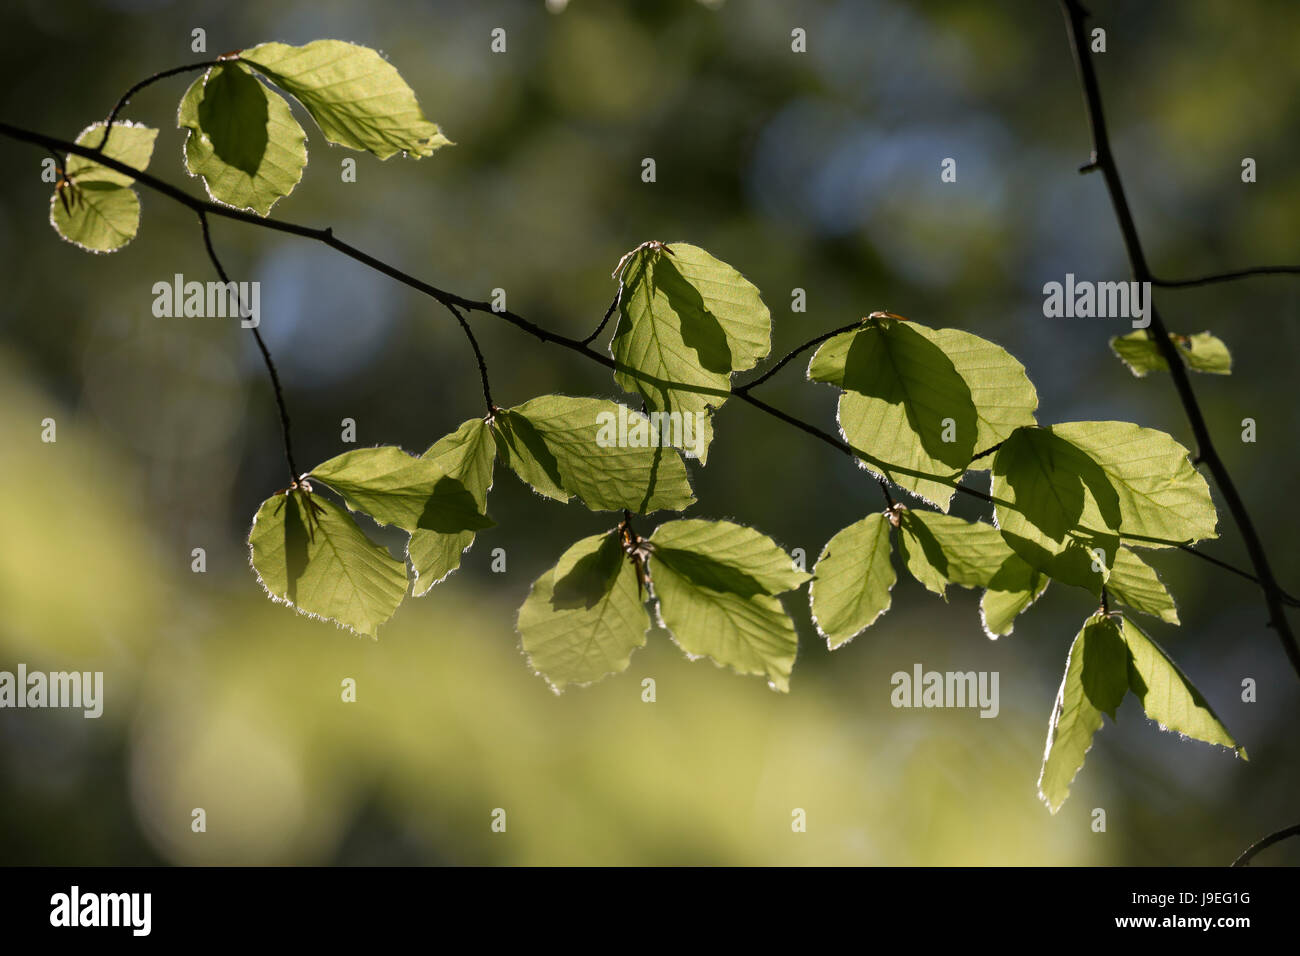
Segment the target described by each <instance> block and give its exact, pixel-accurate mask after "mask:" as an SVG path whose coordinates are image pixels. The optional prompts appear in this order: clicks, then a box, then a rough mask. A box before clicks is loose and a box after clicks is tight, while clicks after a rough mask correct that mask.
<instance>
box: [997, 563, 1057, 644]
mask: <svg viewBox="0 0 1300 956" xmlns="http://www.w3.org/2000/svg"><path fill="white" fill-rule="evenodd" d="M1049 582H1050V579H1049V578H1048V577H1047V575H1046V574H1044V573H1043V572H1042V571H1039V570H1038V569H1037V568H1035V567H1031V566H1030V565H1029V564H1028V563H1027V562H1026V561H1025V559H1024V558H1022V557H1020V555H1018V554H1013V555H1011V556H1010V557H1008V558H1007V559H1006V560H1005V561H1003V562H1002V566H1001V567H999V568H998V570H997V573H996V574H994V575H993V578H992V580H990V581H989V583H988V588H987V589H986V590H985V592H984V596H983V597H981V598H980V622H981V623H982V624H983V625H984V633H985V634H987V635H988V636H989V637H990V638H991V639H993V640H996V639H997V638H999V637H1005V636H1006V635H1008V634H1010V633H1011V632H1012V631H1013V630H1015V621H1016V617H1017V616H1019V615H1020V613H1021V612H1022V611H1024V610H1025V609H1026V608H1028V607H1029V606H1030V605H1032V604H1033V603H1034V602H1035V601H1037V600H1038V598H1039V596H1040V595H1041V594H1042V593H1043V592H1044V591H1046V590H1047V585H1048V583H1049Z"/></svg>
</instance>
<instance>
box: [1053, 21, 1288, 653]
mask: <svg viewBox="0 0 1300 956" xmlns="http://www.w3.org/2000/svg"><path fill="white" fill-rule="evenodd" d="M1061 4H1062V7H1063V9H1064V12H1065V21H1066V26H1067V28H1068V33H1069V37H1070V42H1071V46H1072V47H1073V49H1074V58H1075V63H1076V65H1077V66H1078V70H1079V79H1080V82H1081V84H1082V86H1083V98H1084V105H1085V108H1086V111H1087V116H1088V123H1089V126H1090V127H1091V130H1092V142H1093V158H1094V162H1095V163H1096V165H1097V166H1098V167H1099V168H1100V170H1101V172H1102V175H1103V176H1104V177H1105V179H1106V188H1107V191H1108V192H1109V193H1110V200H1111V205H1112V206H1113V207H1114V210H1115V218H1116V219H1117V220H1118V222H1119V228H1120V233H1121V234H1122V235H1123V238H1124V247H1125V249H1126V250H1127V252H1128V260H1129V266H1130V268H1131V269H1132V271H1133V278H1134V279H1135V280H1136V281H1138V282H1150V281H1152V279H1151V269H1150V267H1149V266H1148V265H1147V261H1146V256H1145V254H1144V253H1143V251H1142V243H1141V241H1140V240H1139V239H1138V231H1137V226H1136V225H1135V223H1134V221H1133V213H1132V211H1131V210H1130V208H1129V204H1128V199H1127V198H1126V197H1125V195H1124V185H1123V183H1122V182H1121V180H1120V175H1119V166H1118V164H1117V163H1116V162H1115V157H1114V155H1113V154H1112V153H1111V149H1110V135H1109V133H1108V132H1107V129H1106V118H1105V114H1104V113H1103V110H1102V100H1101V90H1100V87H1099V86H1098V84H1097V73H1096V71H1095V69H1094V68H1093V63H1092V56H1091V54H1090V52H1089V49H1088V40H1087V30H1086V28H1085V25H1084V21H1085V20H1086V19H1087V16H1088V14H1087V11H1085V10H1084V8H1083V6H1082V5H1081V4H1080V3H1079V0H1061ZM1148 311H1149V313H1150V319H1151V323H1150V325H1149V327H1148V328H1147V334H1148V335H1149V336H1150V337H1151V339H1152V340H1153V341H1154V342H1155V344H1156V347H1157V348H1158V349H1159V350H1160V353H1161V355H1162V356H1163V357H1164V359H1165V362H1166V363H1167V364H1168V366H1169V372H1170V376H1171V378H1172V379H1173V383H1174V388H1175V389H1177V391H1178V398H1179V400H1180V401H1181V402H1182V405H1183V411H1184V413H1185V414H1186V415H1187V420H1188V422H1189V423H1190V425H1191V427H1192V434H1193V435H1194V436H1195V437H1196V449H1195V454H1196V455H1197V456H1198V457H1199V458H1200V460H1201V461H1203V462H1204V463H1205V464H1206V465H1207V466H1208V467H1209V469H1210V472H1211V473H1212V474H1213V475H1214V480H1215V482H1216V484H1218V486H1219V491H1220V492H1221V493H1222V494H1223V498H1224V501H1225V502H1226V503H1227V505H1228V510H1229V511H1230V512H1231V513H1232V517H1233V520H1234V521H1236V523H1237V528H1238V530H1240V532H1241V537H1242V540H1243V542H1244V543H1245V545H1246V551H1247V552H1248V553H1249V555H1250V560H1251V564H1253V565H1254V566H1255V573H1256V574H1257V575H1258V577H1259V583H1260V587H1261V588H1262V589H1263V592H1264V602H1265V604H1266V605H1267V606H1268V613H1269V624H1270V626H1271V627H1272V628H1273V629H1274V630H1275V631H1276V632H1277V635H1278V639H1279V640H1280V641H1281V642H1282V647H1283V649H1284V650H1285V651H1286V654H1287V657H1288V658H1289V659H1290V661H1291V666H1292V668H1293V669H1294V670H1295V672H1296V674H1297V675H1300V645H1297V644H1296V640H1295V635H1293V634H1292V633H1291V624H1290V622H1289V621H1288V620H1287V617H1286V611H1285V609H1284V608H1283V602H1282V591H1281V588H1280V587H1279V586H1278V584H1277V580H1276V579H1275V578H1274V576H1273V569H1272V566H1271V565H1270V564H1269V560H1268V555H1267V553H1266V552H1265V551H1264V546H1263V544H1262V543H1261V542H1260V539H1259V535H1258V534H1257V533H1256V531H1255V525H1254V523H1253V522H1252V521H1251V519H1250V513H1249V512H1248V511H1247V510H1246V505H1245V502H1244V501H1242V498H1241V495H1240V494H1239V493H1238V491H1237V486H1236V484H1235V483H1234V482H1233V480H1232V475H1231V474H1230V473H1229V471H1228V468H1227V466H1226V465H1225V464H1224V463H1223V459H1222V458H1221V457H1219V452H1218V449H1217V448H1215V446H1214V442H1213V440H1212V439H1211V438H1210V432H1209V428H1208V426H1207V425H1206V423H1205V416H1204V415H1203V414H1202V412H1201V406H1200V403H1199V402H1197V400H1196V393H1195V392H1194V391H1193V390H1192V383H1191V379H1190V377H1189V376H1188V373H1187V366H1186V365H1184V364H1183V361H1182V358H1181V357H1180V356H1179V354H1178V347H1177V346H1176V345H1175V344H1174V342H1173V339H1171V338H1170V337H1169V330H1168V328H1167V327H1166V326H1165V323H1164V321H1163V320H1162V319H1161V317H1160V312H1159V311H1158V310H1157V309H1156V307H1155V303H1154V302H1152V303H1149V304H1148Z"/></svg>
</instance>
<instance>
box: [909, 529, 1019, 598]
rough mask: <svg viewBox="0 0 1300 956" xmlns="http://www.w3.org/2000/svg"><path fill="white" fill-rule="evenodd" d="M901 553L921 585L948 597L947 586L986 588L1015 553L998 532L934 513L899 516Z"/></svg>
mask: <svg viewBox="0 0 1300 956" xmlns="http://www.w3.org/2000/svg"><path fill="white" fill-rule="evenodd" d="M899 530H900V531H901V532H902V533H901V536H900V540H899V552H900V553H901V554H902V556H903V560H904V561H905V562H906V563H907V569H908V570H909V571H911V572H912V576H913V577H914V578H916V580H917V581H919V582H920V583H921V584H922V585H924V586H925V587H926V588H928V589H929V590H931V591H933V592H934V593H935V594H938V595H939V596H940V597H944V598H946V597H947V595H946V591H947V586H948V585H949V584H957V585H960V586H961V587H964V588H986V587H988V586H989V583H990V582H991V581H992V580H993V578H994V576H995V575H996V574H997V573H998V571H999V569H1000V568H1001V567H1002V565H1003V563H1004V562H1005V561H1006V560H1007V559H1008V558H1010V557H1012V555H1013V552H1012V550H1011V548H1010V547H1008V546H1007V544H1006V542H1005V541H1003V539H1002V535H1000V534H999V533H998V529H997V528H995V527H993V526H992V525H989V524H984V523H983V522H980V521H966V520H965V519H964V518H957V517H955V516H952V515H944V514H935V513H934V512H932V511H912V510H904V511H902V512H901V513H900V515H899Z"/></svg>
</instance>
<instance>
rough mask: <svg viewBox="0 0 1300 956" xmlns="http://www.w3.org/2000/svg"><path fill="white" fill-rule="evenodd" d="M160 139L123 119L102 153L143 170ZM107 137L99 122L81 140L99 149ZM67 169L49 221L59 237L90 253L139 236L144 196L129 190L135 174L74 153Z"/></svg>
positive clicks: (52, 201) (108, 249)
mask: <svg viewBox="0 0 1300 956" xmlns="http://www.w3.org/2000/svg"><path fill="white" fill-rule="evenodd" d="M157 137H158V131H157V130H156V129H151V128H149V127H147V126H140V125H138V124H135V123H130V122H128V121H125V120H123V121H121V122H118V123H114V124H113V128H112V129H111V130H110V131H109V134H108V141H107V142H106V143H105V144H104V149H103V153H104V155H105V156H109V157H111V158H112V159H116V160H117V161H118V162H121V163H125V164H126V165H128V166H131V167H133V168H135V169H139V170H144V169H146V168H148V166H149V160H150V159H151V158H152V156H153V146H154V140H155V139H157ZM103 138H104V124H103V123H95V124H94V125H92V126H88V127H86V129H84V130H82V131H81V134H80V135H79V136H78V137H77V144H78V145H79V146H90V147H93V148H98V147H99V143H100V140H102V139H103ZM63 168H64V172H65V174H66V176H67V179H68V180H69V182H66V183H64V184H63V185H61V186H60V187H56V189H55V191H54V195H52V196H51V197H50V225H52V226H53V227H54V229H55V231H56V232H57V233H58V234H59V235H60V236H61V237H63V238H64V239H66V240H67V241H68V242H71V243H73V244H74V245H77V246H80V247H81V248H82V249H85V250H87V251H88V252H115V251H117V250H118V249H121V248H122V247H123V246H125V245H126V244H127V243H128V242H130V241H131V240H132V239H134V238H135V234H136V233H137V232H138V231H139V229H140V197H139V196H137V195H136V193H135V190H133V189H131V188H129V187H130V185H131V184H132V183H133V182H135V179H134V178H132V177H131V176H127V175H126V174H124V173H119V172H118V171H117V170H115V169H109V168H108V167H107V166H104V165H102V164H100V163H97V162H95V161H94V160H92V159H86V158H85V157H82V156H77V155H72V154H70V155H69V156H68V157H67V158H66V160H65V161H64V167H63Z"/></svg>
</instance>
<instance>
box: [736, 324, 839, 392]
mask: <svg viewBox="0 0 1300 956" xmlns="http://www.w3.org/2000/svg"><path fill="white" fill-rule="evenodd" d="M861 327H862V323H861V322H851V323H849V324H848V325H841V326H840V327H839V328H838V329H831V330H830V331H829V332H823V333H822V334H821V335H819V336H817V337H816V338H815V339H809V340H808V341H807V342H805V343H804V344H803V345H801V346H799V347H798V348H797V349H794V350H793V351H791V352H788V353H786V355H785V356H784V357H783V358H782V359H781V361H779V362H777V363H776V364H775V365H773V366H772V367H771V368H770V369H768V370H767V371H766V372H764V373H763V374H762V375H760V376H759V377H758V378H756V379H754V380H753V381H752V382H746V383H745V384H744V385H737V386H736V387H735V388H733V389H732V392H734V393H735V394H737V395H741V394H743V393H745V392H747V391H749V390H750V389H751V388H755V387H757V386H759V385H762V384H763V383H764V382H766V381H767V380H768V379H769V378H771V377H772V376H773V375H775V374H776V373H777V372H779V371H781V369H783V368H784V367H785V366H786V365H787V364H788V363H789V362H790V361H792V360H793V359H795V358H797V357H798V356H799V355H801V354H802V353H804V352H806V351H808V350H809V349H810V348H812V347H813V346H814V345H820V344H821V343H822V342H825V341H826V340H827V339H831V338H834V337H835V336H837V335H840V334H842V333H844V332H851V331H853V330H854V329H857V328H861Z"/></svg>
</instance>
